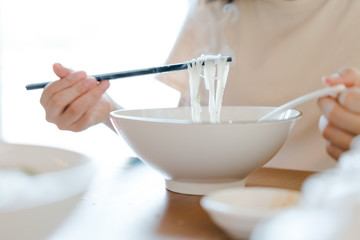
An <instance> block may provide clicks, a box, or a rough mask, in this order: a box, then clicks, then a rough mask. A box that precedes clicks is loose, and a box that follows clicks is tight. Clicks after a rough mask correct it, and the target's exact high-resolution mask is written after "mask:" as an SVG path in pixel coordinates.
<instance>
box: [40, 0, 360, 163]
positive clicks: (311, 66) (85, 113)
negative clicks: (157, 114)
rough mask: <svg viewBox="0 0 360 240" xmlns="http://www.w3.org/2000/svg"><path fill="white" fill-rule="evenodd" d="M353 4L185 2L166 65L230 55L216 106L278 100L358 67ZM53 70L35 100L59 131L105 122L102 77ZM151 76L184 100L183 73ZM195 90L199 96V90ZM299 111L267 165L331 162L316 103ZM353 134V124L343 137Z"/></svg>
mask: <svg viewBox="0 0 360 240" xmlns="http://www.w3.org/2000/svg"><path fill="white" fill-rule="evenodd" d="M358 9H360V1H357V0H343V1H337V0H318V1H312V0H291V1H290V0H237V1H232V3H231V4H226V5H225V3H224V1H193V6H192V7H191V9H190V11H189V14H188V16H187V19H186V21H185V23H184V26H183V28H182V30H181V33H180V35H179V37H178V39H177V42H176V44H175V46H174V48H173V51H172V53H171V54H170V56H169V59H168V63H178V62H184V61H188V60H190V59H192V58H196V57H198V56H200V55H201V54H203V53H205V54H210V53H211V54H218V53H221V54H223V55H229V56H232V57H233V62H232V64H231V66H230V72H229V77H228V82H227V86H226V89H225V95H224V101H223V105H271V106H279V105H281V104H283V103H284V102H286V101H289V100H291V99H293V98H295V97H297V96H300V95H303V94H305V93H307V92H310V91H313V90H315V89H318V88H321V87H323V84H322V83H321V81H320V79H321V77H322V75H323V74H327V73H332V72H336V71H337V70H338V69H339V68H340V67H342V66H355V67H360V55H359V54H356V53H359V52H360V32H359V31H358V30H357V29H358V26H359V25H360V18H359V17H358V14H357V12H358V11H357V10H358ZM54 72H55V73H56V74H57V76H58V77H59V78H60V80H59V81H56V82H54V83H52V84H50V85H49V86H47V87H46V88H45V90H44V92H43V95H42V97H41V104H42V105H43V106H44V108H45V110H46V116H47V120H48V121H50V122H53V123H55V124H57V126H58V127H59V128H60V129H67V130H72V131H81V130H84V129H86V128H88V127H90V126H92V125H94V124H97V123H101V122H104V123H106V124H108V120H107V119H108V113H109V112H110V111H112V110H115V109H118V108H120V106H119V105H117V104H116V103H114V102H113V101H112V100H111V99H110V98H109V96H107V95H106V94H105V91H106V89H107V88H108V87H109V83H108V81H103V82H101V83H99V84H97V83H96V81H95V80H94V79H91V78H88V77H87V76H86V74H85V73H84V72H73V71H71V70H70V69H67V68H64V67H62V66H61V65H59V64H55V65H54ZM159 79H160V80H161V81H163V82H165V83H166V84H168V85H170V86H171V87H174V88H176V89H178V90H179V91H180V92H181V94H182V97H181V101H180V103H179V104H180V105H186V104H188V99H189V98H188V76H187V73H186V72H173V73H169V74H166V76H165V75H161V76H159ZM342 80H343V81H345V80H344V79H339V81H342ZM329 84H334V83H333V82H331V83H330V82H329ZM201 96H203V97H202V100H204V99H206V94H205V93H202V94H201ZM328 101H333V102H337V104H339V105H342V103H341V102H340V101H337V99H330V100H329V99H328V98H326V99H323V100H322V101H320V102H319V105H320V108H321V110H322V111H324V104H323V103H324V102H328ZM347 101H350V102H355V101H357V99H353V98H352V99H350V100H347ZM352 104H354V105H355V103H352ZM336 106H337V105H336ZM299 109H300V110H301V111H302V112H303V117H302V119H301V120H300V121H299V123H298V124H297V126H296V128H295V131H294V133H293V135H292V136H291V137H290V139H289V141H288V142H287V143H286V144H285V145H284V147H283V148H282V149H281V151H280V152H279V153H278V154H277V155H276V156H275V157H274V158H273V159H272V160H271V161H270V162H269V163H268V166H272V167H281V168H295V169H307V170H323V169H327V168H330V167H333V166H334V165H335V161H333V160H332V159H331V157H330V156H328V155H327V154H326V151H325V150H324V147H323V146H324V145H325V142H324V139H323V138H322V137H321V133H319V131H318V129H317V125H318V124H317V122H318V119H319V117H320V113H319V111H318V109H317V108H316V104H314V103H313V102H311V103H307V104H304V105H303V106H302V107H300V108H299ZM334 109H335V108H334ZM336 109H337V108H336ZM334 111H335V110H334ZM347 111H350V112H353V111H354V110H353V109H349V110H347ZM325 116H327V117H328V118H330V117H329V115H326V114H325ZM333 118H336V119H337V118H339V116H335V117H331V118H330V119H329V120H330V121H329V122H330V123H332V122H333V121H334V119H333ZM327 126H328V127H326V128H325V130H324V135H325V134H328V133H329V132H331V131H330V130H329V129H330V126H332V124H331V125H330V124H329V125H327ZM336 126H337V125H336ZM359 133H360V130H358V129H356V130H354V131H351V134H352V135H351V136H354V135H357V134H359ZM333 135H334V134H333V133H332V134H331V136H332V137H328V136H327V135H325V137H326V138H327V139H328V140H329V141H330V143H331V144H328V145H327V146H328V147H327V148H328V151H329V152H330V155H331V156H332V157H334V158H337V157H338V154H333V153H331V150H329V149H332V147H330V146H332V145H333V144H332V143H333V142H334V141H335V140H334V136H333ZM348 140H349V139H348V138H347V141H348ZM334 144H335V143H334ZM345 145H346V144H345ZM335 146H338V145H336V144H335ZM339 147H341V148H340V149H341V150H342V151H345V150H346V148H345V146H339ZM341 150H339V151H337V152H341Z"/></svg>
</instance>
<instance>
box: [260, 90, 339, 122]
mask: <svg viewBox="0 0 360 240" xmlns="http://www.w3.org/2000/svg"><path fill="white" fill-rule="evenodd" d="M345 89H346V87H345V85H344V84H339V85H336V86H333V87H326V88H322V89H319V90H316V91H314V92H311V93H308V94H305V95H303V96H301V97H298V98H296V99H294V100H292V101H290V102H287V103H285V104H283V105H281V106H280V107H277V108H275V109H274V110H272V111H271V112H269V113H267V114H265V115H264V116H263V117H261V118H260V119H259V120H258V122H262V121H268V120H275V119H279V116H278V115H279V114H280V113H282V112H285V111H286V110H288V109H291V108H294V107H298V106H300V105H301V104H303V103H306V102H308V101H311V100H313V99H317V98H320V97H325V96H328V95H332V94H337V93H340V92H342V91H344V90H345ZM275 117H276V118H275Z"/></svg>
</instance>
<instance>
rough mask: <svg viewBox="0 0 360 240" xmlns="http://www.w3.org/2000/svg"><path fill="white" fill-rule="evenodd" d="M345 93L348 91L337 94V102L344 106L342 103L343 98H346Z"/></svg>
mask: <svg viewBox="0 0 360 240" xmlns="http://www.w3.org/2000/svg"><path fill="white" fill-rule="evenodd" d="M347 92H348V91H347V90H345V91H343V92H341V93H340V94H339V97H338V101H339V103H340V104H344V103H345V98H346V94H347Z"/></svg>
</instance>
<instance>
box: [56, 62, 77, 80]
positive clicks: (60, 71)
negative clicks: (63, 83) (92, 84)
mask: <svg viewBox="0 0 360 240" xmlns="http://www.w3.org/2000/svg"><path fill="white" fill-rule="evenodd" d="M53 70H54V73H55V74H56V76H58V77H59V78H64V77H66V76H68V75H69V74H70V73H72V72H74V71H73V70H71V69H70V68H66V67H64V66H63V65H61V64H60V63H55V64H54V65H53Z"/></svg>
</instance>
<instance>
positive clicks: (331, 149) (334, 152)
mask: <svg viewBox="0 0 360 240" xmlns="http://www.w3.org/2000/svg"><path fill="white" fill-rule="evenodd" d="M326 151H327V153H328V154H329V155H330V156H331V157H332V158H334V159H335V160H338V159H339V158H340V156H341V154H343V153H344V152H345V151H344V150H342V149H340V148H338V147H336V146H334V145H332V144H331V143H327V145H326Z"/></svg>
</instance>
